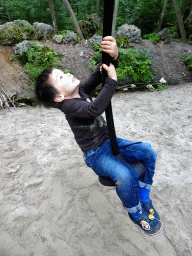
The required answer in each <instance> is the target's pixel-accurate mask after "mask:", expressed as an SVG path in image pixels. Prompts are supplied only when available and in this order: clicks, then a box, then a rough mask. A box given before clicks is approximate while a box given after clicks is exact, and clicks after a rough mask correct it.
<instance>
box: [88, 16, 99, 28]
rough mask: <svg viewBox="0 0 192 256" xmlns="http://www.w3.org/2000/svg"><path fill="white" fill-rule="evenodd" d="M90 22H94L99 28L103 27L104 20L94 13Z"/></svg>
mask: <svg viewBox="0 0 192 256" xmlns="http://www.w3.org/2000/svg"><path fill="white" fill-rule="evenodd" d="M89 21H92V22H94V23H95V24H96V25H97V27H99V26H102V19H101V18H99V17H98V15H97V14H96V13H92V14H91V15H90V17H89Z"/></svg>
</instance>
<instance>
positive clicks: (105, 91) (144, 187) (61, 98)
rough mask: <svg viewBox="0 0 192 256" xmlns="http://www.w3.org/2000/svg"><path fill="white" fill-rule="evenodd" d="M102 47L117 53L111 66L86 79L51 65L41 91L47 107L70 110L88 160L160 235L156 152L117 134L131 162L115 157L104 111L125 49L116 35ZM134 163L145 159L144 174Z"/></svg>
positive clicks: (145, 226) (135, 216)
mask: <svg viewBox="0 0 192 256" xmlns="http://www.w3.org/2000/svg"><path fill="white" fill-rule="evenodd" d="M101 48H102V51H104V52H106V53H108V54H109V55H110V56H111V59H112V61H111V62H112V63H111V64H110V66H109V67H108V66H107V65H105V64H102V65H99V66H98V67H97V68H96V70H95V72H93V73H92V74H91V75H90V76H89V77H88V79H87V80H85V81H84V82H80V81H79V80H78V79H77V78H76V77H74V75H71V74H64V73H63V72H62V71H61V70H59V69H55V68H48V69H45V70H44V71H43V72H42V73H41V74H40V75H39V77H38V78H37V81H36V86H35V90H36V95H37V98H38V100H39V101H40V102H41V103H42V104H43V105H44V106H45V107H55V108H58V109H60V110H61V111H62V112H64V114H65V117H66V119H67V121H68V123H69V125H70V127H71V129H72V131H73V133H74V137H75V140H76V142H77V144H78V145H79V147H80V148H81V150H82V151H83V153H84V160H85V162H86V164H87V165H88V166H89V167H90V168H92V169H93V170H94V172H95V173H96V174H97V175H99V176H106V177H109V178H111V179H112V180H113V181H114V182H115V184H116V192H117V195H118V196H119V198H120V199H121V201H122V203H123V206H124V208H125V209H126V210H127V211H128V214H129V216H130V218H131V220H132V221H133V222H134V223H135V224H137V225H138V226H139V227H140V228H141V229H142V230H143V231H144V232H145V233H146V234H148V235H155V234H157V233H158V232H160V230H161V229H162V224H161V221H160V217H159V215H158V213H157V212H156V210H155V208H154V207H153V205H152V201H151V200H150V199H149V194H150V190H151V186H152V182H153V180H152V179H153V176H154V170H155V163H156V152H155V151H154V150H153V149H152V148H151V146H150V144H148V143H143V142H131V141H128V140H124V139H121V138H117V143H118V147H119V151H120V154H121V155H122V156H123V158H124V159H125V160H126V161H127V162H122V161H120V160H119V159H117V158H116V157H114V156H113V155H112V151H111V148H110V142H109V136H108V131H107V126H106V122H105V120H104V119H103V117H102V116H101V114H102V113H103V112H104V111H105V109H106V108H107V106H108V104H109V102H110V100H111V98H112V96H113V94H114V92H115V88H116V86H117V75H116V71H115V66H117V62H118V58H119V53H118V49H117V44H116V41H115V39H114V38H113V37H110V36H108V37H105V38H104V39H103V41H102V42H101ZM103 68H104V69H105V70H106V71H107V74H108V77H107V78H106V81H105V84H104V87H103V88H102V90H101V92H100V93H99V95H98V96H97V97H96V99H95V100H94V101H92V99H91V98H90V93H91V92H92V91H93V90H94V89H95V88H96V87H97V86H98V85H99V84H101V82H102V74H101V73H102V69H103ZM128 162H129V163H134V162H142V163H143V165H144V166H145V172H144V173H143V174H142V175H141V176H140V177H139V176H138V174H137V173H136V171H135V170H134V169H133V168H132V167H131V166H130V165H129V164H128Z"/></svg>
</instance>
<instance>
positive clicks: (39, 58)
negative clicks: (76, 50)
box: [17, 42, 61, 84]
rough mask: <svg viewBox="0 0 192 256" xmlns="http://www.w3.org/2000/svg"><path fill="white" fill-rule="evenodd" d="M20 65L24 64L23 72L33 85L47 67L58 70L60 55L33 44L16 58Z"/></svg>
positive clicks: (45, 47) (36, 43)
mask: <svg viewBox="0 0 192 256" xmlns="http://www.w3.org/2000/svg"><path fill="white" fill-rule="evenodd" d="M17 58H18V60H19V61H20V63H22V64H25V68H24V71H25V73H27V74H28V75H29V80H30V81H31V82H32V83H33V84H34V83H35V81H36V78H37V77H38V75H39V74H40V73H41V72H42V71H43V70H44V69H45V68H48V67H55V68H58V65H59V64H60V62H61V55H60V54H59V53H56V52H54V51H53V50H52V49H51V48H50V47H48V46H45V45H44V46H40V45H39V43H38V42H34V43H33V45H32V47H31V48H30V49H29V50H27V51H25V52H23V55H21V56H19V55H18V56H17Z"/></svg>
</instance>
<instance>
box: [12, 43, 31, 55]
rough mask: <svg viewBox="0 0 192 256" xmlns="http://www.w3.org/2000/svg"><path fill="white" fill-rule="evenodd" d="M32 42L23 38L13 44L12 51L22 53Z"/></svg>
mask: <svg viewBox="0 0 192 256" xmlns="http://www.w3.org/2000/svg"><path fill="white" fill-rule="evenodd" d="M32 44H33V42H32V41H28V40H24V41H23V42H21V43H19V44H16V45H15V47H14V48H13V53H14V54H17V55H22V54H23V52H26V51H27V50H28V49H29V48H30V47H31V46H32Z"/></svg>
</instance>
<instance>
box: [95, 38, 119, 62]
mask: <svg viewBox="0 0 192 256" xmlns="http://www.w3.org/2000/svg"><path fill="white" fill-rule="evenodd" d="M100 46H101V49H102V51H103V52H106V53H108V54H109V55H110V56H111V57H112V58H113V59H114V60H116V59H117V58H118V54H119V52H118V48H117V43H116V41H115V39H114V38H113V37H112V36H106V37H104V38H103V41H102V42H101V44H100Z"/></svg>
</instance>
